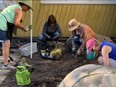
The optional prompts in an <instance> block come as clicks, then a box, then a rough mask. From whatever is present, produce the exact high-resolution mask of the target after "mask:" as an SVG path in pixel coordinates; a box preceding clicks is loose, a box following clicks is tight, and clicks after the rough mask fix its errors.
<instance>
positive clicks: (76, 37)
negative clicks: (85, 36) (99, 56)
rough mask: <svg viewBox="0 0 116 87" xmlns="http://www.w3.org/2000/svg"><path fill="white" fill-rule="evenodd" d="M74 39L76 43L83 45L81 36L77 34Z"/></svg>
mask: <svg viewBox="0 0 116 87" xmlns="http://www.w3.org/2000/svg"><path fill="white" fill-rule="evenodd" d="M72 41H74V43H75V44H78V45H81V43H82V42H80V36H79V35H75V36H73V38H72Z"/></svg>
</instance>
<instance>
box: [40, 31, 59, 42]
mask: <svg viewBox="0 0 116 87" xmlns="http://www.w3.org/2000/svg"><path fill="white" fill-rule="evenodd" d="M57 35H59V32H55V33H54V34H53V35H52V36H51V37H52V39H53V38H54V37H55V36H57ZM58 38H59V37H58ZM58 38H56V40H58ZM38 39H39V40H40V41H43V42H46V40H49V38H48V37H46V36H44V35H43V34H41V35H39V37H38Z"/></svg>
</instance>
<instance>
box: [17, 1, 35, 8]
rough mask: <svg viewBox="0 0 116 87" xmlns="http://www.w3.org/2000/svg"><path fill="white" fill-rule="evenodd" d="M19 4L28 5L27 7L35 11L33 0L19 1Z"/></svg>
mask: <svg viewBox="0 0 116 87" xmlns="http://www.w3.org/2000/svg"><path fill="white" fill-rule="evenodd" d="M19 3H23V4H25V5H27V6H29V7H30V9H31V10H33V8H32V0H19Z"/></svg>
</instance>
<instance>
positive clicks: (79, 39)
mask: <svg viewBox="0 0 116 87" xmlns="http://www.w3.org/2000/svg"><path fill="white" fill-rule="evenodd" d="M68 30H69V31H71V32H72V35H73V36H72V51H73V52H75V51H76V46H77V45H79V48H78V50H77V52H76V54H77V55H80V53H81V52H82V51H83V49H84V47H85V44H86V42H87V41H88V40H89V39H90V38H96V34H95V32H94V31H93V30H92V29H91V28H90V27H89V26H88V25H86V24H81V23H80V22H78V21H77V20H76V19H71V20H70V21H69V23H68Z"/></svg>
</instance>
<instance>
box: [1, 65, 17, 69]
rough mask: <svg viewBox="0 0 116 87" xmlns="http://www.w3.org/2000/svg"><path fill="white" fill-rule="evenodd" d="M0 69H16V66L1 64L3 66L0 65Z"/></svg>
mask: <svg viewBox="0 0 116 87" xmlns="http://www.w3.org/2000/svg"><path fill="white" fill-rule="evenodd" d="M2 69H6V70H12V69H16V67H14V66H12V65H10V64H8V65H3V66H2Z"/></svg>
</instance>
